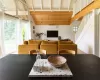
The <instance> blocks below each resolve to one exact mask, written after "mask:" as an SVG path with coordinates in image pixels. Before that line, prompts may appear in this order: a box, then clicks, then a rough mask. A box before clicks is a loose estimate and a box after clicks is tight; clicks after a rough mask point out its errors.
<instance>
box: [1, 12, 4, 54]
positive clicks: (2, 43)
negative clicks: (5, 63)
mask: <svg viewBox="0 0 100 80" xmlns="http://www.w3.org/2000/svg"><path fill="white" fill-rule="evenodd" d="M3 27H4V13H3V12H0V56H4V55H5V50H4V42H3V41H4V40H3V39H4V38H3Z"/></svg>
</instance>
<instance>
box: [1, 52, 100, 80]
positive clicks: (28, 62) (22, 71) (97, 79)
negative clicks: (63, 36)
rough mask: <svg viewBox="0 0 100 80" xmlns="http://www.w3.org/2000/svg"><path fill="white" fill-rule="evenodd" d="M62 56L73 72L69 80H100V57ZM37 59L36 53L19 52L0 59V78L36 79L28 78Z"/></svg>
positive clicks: (84, 55) (87, 55)
mask: <svg viewBox="0 0 100 80" xmlns="http://www.w3.org/2000/svg"><path fill="white" fill-rule="evenodd" d="M62 56H64V57H65V58H67V60H68V61H67V63H68V65H69V67H70V69H71V71H72V73H73V77H72V78H70V79H68V80H100V58H98V57H96V56H94V55H92V54H77V55H75V56H73V55H64V54H63V55H62ZM35 59H36V55H31V56H30V55H17V54H10V55H8V56H6V57H4V58H2V59H0V80H34V79H30V78H28V74H29V72H30V70H31V68H32V66H33V64H34V62H35ZM49 79H50V78H49ZM38 80H40V79H38ZM42 80H43V79H42ZM50 80H51V79H50ZM56 80H57V79H56ZM59 80H60V79H59ZM66 80H67V79H66Z"/></svg>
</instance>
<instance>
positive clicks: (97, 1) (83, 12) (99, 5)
mask: <svg viewBox="0 0 100 80" xmlns="http://www.w3.org/2000/svg"><path fill="white" fill-rule="evenodd" d="M96 8H100V0H95V1H93V2H92V3H91V4H89V5H88V6H86V7H85V8H84V9H82V10H81V11H80V12H78V13H77V14H75V16H74V17H72V19H71V23H72V22H73V21H75V20H78V19H79V18H81V17H83V16H85V15H86V14H88V13H89V12H91V11H92V10H93V9H96Z"/></svg>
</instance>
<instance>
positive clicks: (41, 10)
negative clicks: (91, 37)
mask: <svg viewBox="0 0 100 80" xmlns="http://www.w3.org/2000/svg"><path fill="white" fill-rule="evenodd" d="M72 1H73V0H26V3H27V4H28V6H29V8H30V11H31V15H32V18H33V19H34V21H35V24H36V25H69V24H70V20H71V17H72V5H73V4H72V3H73V2H72Z"/></svg>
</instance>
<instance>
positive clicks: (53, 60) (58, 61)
mask: <svg viewBox="0 0 100 80" xmlns="http://www.w3.org/2000/svg"><path fill="white" fill-rule="evenodd" d="M66 61H67V60H66V58H64V57H63V56H59V55H52V56H49V57H48V62H49V63H50V64H51V65H52V66H54V67H62V66H63V65H64V64H65V63H66Z"/></svg>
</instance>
